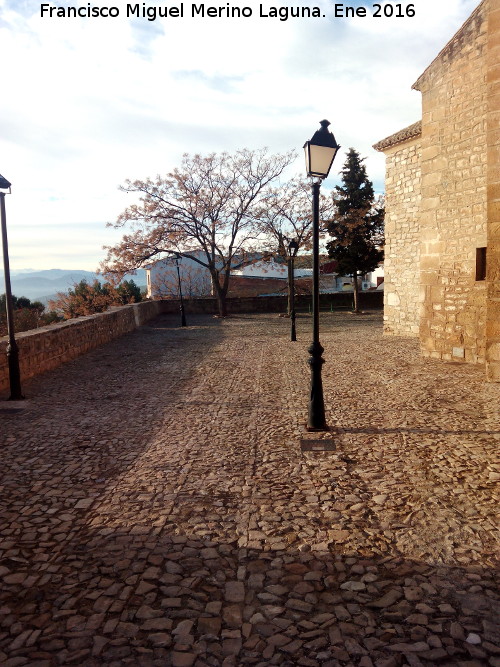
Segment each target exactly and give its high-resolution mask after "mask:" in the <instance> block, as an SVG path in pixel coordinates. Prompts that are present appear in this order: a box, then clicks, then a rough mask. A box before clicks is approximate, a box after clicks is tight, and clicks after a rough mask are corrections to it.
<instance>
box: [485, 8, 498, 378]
mask: <svg viewBox="0 0 500 667" xmlns="http://www.w3.org/2000/svg"><path fill="white" fill-rule="evenodd" d="M487 86H488V118H487V137H488V251H487V275H486V278H487V285H488V306H487V314H486V373H487V378H488V380H490V381H492V382H500V0H490V12H489V16H488V72H487Z"/></svg>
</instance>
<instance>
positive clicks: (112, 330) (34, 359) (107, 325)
mask: <svg viewBox="0 0 500 667" xmlns="http://www.w3.org/2000/svg"><path fill="white" fill-rule="evenodd" d="M160 312H161V303H160V302H158V301H145V302H143V303H135V304H131V305H128V306H120V307H117V308H113V309H111V310H109V311H107V312H105V313H98V314H96V315H87V316H85V317H78V318H76V319H73V320H68V321H66V322H61V323H60V324H54V325H51V326H47V327H41V328H39V329H34V330H32V331H24V332H21V333H18V334H16V342H17V345H18V347H19V366H20V371H21V380H26V379H28V378H31V377H33V376H34V375H38V374H39V373H43V372H44V371H48V370H52V369H53V368H56V367H57V366H60V365H61V364H63V363H65V362H67V361H71V360H72V359H75V358H76V357H79V356H80V355H82V354H85V353H86V352H89V351H90V350H93V349H94V348H96V347H98V346H99V345H103V344H104V343H109V341H111V340H113V339H114V338H118V337H119V336H122V335H123V334H125V333H127V332H129V331H132V330H133V329H135V328H136V327H139V326H141V325H142V324H145V323H146V322H147V321H148V320H150V319H152V318H153V317H156V315H158V313H160ZM7 342H8V339H7V338H6V337H4V338H1V339H0V392H4V391H8V389H9V369H8V365H7V355H6V350H7Z"/></svg>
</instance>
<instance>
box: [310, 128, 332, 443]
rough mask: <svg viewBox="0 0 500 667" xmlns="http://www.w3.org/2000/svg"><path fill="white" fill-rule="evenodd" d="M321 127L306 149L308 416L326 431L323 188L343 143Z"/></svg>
mask: <svg viewBox="0 0 500 667" xmlns="http://www.w3.org/2000/svg"><path fill="white" fill-rule="evenodd" d="M320 125H321V129H320V130H318V131H317V132H315V133H314V136H313V138H312V139H311V141H306V143H305V144H304V151H305V157H306V171H307V175H308V176H310V177H311V179H312V193H313V290H312V296H313V340H312V343H311V346H310V347H309V350H308V351H309V353H310V355H311V356H310V358H309V365H310V366H311V396H310V400H309V414H308V418H307V430H308V431H326V430H328V427H327V425H326V419H325V403H324V400H323V383H322V380H321V367H322V365H323V364H324V363H325V360H324V359H323V357H322V356H321V355H322V354H323V351H324V348H323V346H322V345H321V343H320V342H319V189H320V186H321V181H323V180H324V179H325V178H326V177H327V176H328V174H329V172H330V168H331V166H332V164H333V161H334V159H335V156H336V155H337V152H338V150H339V148H340V146H339V145H338V144H337V142H336V141H335V137H334V136H333V134H332V133H331V132H330V131H329V130H328V126H329V125H330V123H329V122H328V121H327V120H322V121H321V123H320Z"/></svg>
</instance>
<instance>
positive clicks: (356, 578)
mask: <svg viewBox="0 0 500 667" xmlns="http://www.w3.org/2000/svg"><path fill="white" fill-rule="evenodd" d="M188 324H189V325H190V326H188V327H187V328H180V327H178V318H177V317H172V316H164V317H161V318H159V319H157V320H155V321H154V322H152V323H150V324H149V325H148V326H145V327H142V328H141V329H140V330H138V331H136V332H134V333H131V334H128V335H126V336H124V337H123V338H121V339H119V340H117V341H116V342H114V343H112V344H109V345H107V346H104V347H102V348H99V349H98V350H95V351H94V352H91V353H89V354H87V355H86V356H84V357H81V358H79V359H77V360H75V361H74V362H71V363H69V364H67V365H65V366H63V367H61V368H59V369H57V370H55V371H52V372H50V373H46V374H44V375H42V376H40V377H38V378H36V379H35V380H33V381H31V382H30V383H25V385H24V387H23V389H24V391H25V393H26V394H27V395H28V400H27V401H26V402H25V403H24V404H22V406H21V408H20V405H19V404H17V403H16V404H14V403H9V402H6V401H4V402H2V403H1V404H0V424H1V431H0V443H1V450H0V451H1V454H2V466H1V472H0V495H1V504H0V538H1V543H0V664H1V665H2V666H3V667H14V666H17V665H29V666H30V667H35V666H36V667H49V666H52V665H85V666H87V665H88V666H93V665H110V666H112V665H113V666H114V665H116V666H119V665H139V666H142V665H144V666H147V665H161V666H163V665H164V666H167V667H168V666H170V665H173V666H174V667H185V666H191V665H194V666H196V667H198V666H202V665H223V666H232V665H233V666H235V665H259V666H264V665H303V666H311V667H315V666H319V665H321V666H324V667H332V666H335V665H361V666H362V667H371V666H372V665H375V666H376V667H393V666H395V667H397V666H400V665H410V666H411V667H414V666H419V665H458V666H459V667H475V666H476V665H491V666H492V667H499V666H500V603H499V596H498V573H497V570H496V569H495V562H496V561H495V551H496V550H498V541H496V538H495V524H496V520H497V516H498V514H497V512H498V505H497V503H498V489H497V488H495V487H496V486H497V482H498V480H499V478H500V466H499V465H498V458H496V455H497V454H496V452H497V451H498V449H497V446H498V442H499V439H500V417H499V405H500V400H499V399H500V385H493V384H489V385H488V384H486V383H484V381H483V369H482V368H480V367H474V366H470V365H463V364H453V363H443V362H436V361H431V360H424V359H421V358H420V357H419V354H418V350H417V344H416V341H414V340H409V339H403V338H392V337H383V336H382V334H381V330H382V328H381V315H380V313H368V314H364V315H359V316H352V315H349V314H346V313H344V314H339V313H326V314H324V315H322V318H321V341H322V343H323V345H324V347H325V353H324V357H325V360H326V363H325V365H324V367H323V368H324V370H323V379H324V393H325V404H326V409H327V419H328V422H329V424H330V426H331V427H332V433H330V434H323V435H320V436H318V435H316V434H315V435H313V436H312V437H313V438H314V439H318V438H319V439H328V438H330V439H333V442H334V445H335V450H334V451H325V452H309V453H308V452H302V451H301V439H306V438H310V437H311V436H310V435H309V436H308V435H306V434H305V433H304V431H303V425H304V423H305V421H306V412H307V400H308V391H309V390H308V384H309V367H308V364H307V359H308V353H307V348H308V346H309V341H310V329H311V320H310V318H309V317H307V316H305V315H304V316H302V317H300V318H299V320H298V339H299V340H298V342H296V343H292V342H290V341H289V338H288V336H289V333H288V332H289V322H288V320H286V319H283V318H279V317H277V316H276V315H254V316H252V315H248V316H235V317H232V318H229V319H227V320H224V321H221V320H219V319H215V318H210V317H205V316H196V317H195V316H190V317H189V321H188ZM495 579H496V580H495Z"/></svg>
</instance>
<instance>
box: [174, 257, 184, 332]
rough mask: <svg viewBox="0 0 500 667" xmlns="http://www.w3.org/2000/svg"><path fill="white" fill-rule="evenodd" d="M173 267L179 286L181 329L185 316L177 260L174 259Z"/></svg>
mask: <svg viewBox="0 0 500 667" xmlns="http://www.w3.org/2000/svg"><path fill="white" fill-rule="evenodd" d="M175 266H176V267H177V282H178V285H179V299H180V302H181V305H180V310H181V327H185V326H186V314H185V313H184V300H183V298H182V288H181V273H180V271H179V258H178V257H176V258H175Z"/></svg>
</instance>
